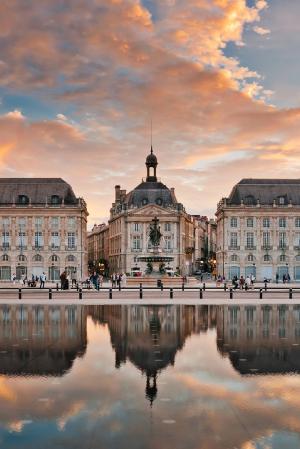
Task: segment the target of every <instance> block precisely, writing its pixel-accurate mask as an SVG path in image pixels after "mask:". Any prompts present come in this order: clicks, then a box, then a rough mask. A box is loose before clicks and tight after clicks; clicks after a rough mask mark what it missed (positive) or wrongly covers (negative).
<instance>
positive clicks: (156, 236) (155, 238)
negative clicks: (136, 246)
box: [149, 217, 162, 247]
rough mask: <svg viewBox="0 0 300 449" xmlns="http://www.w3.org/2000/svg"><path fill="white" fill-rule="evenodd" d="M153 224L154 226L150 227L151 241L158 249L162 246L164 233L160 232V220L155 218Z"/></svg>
mask: <svg viewBox="0 0 300 449" xmlns="http://www.w3.org/2000/svg"><path fill="white" fill-rule="evenodd" d="M152 222H153V224H151V225H150V232H149V240H150V242H151V244H152V245H153V246H154V247H157V246H159V244H160V240H161V238H162V233H161V232H160V226H158V223H159V219H158V218H157V217H154V218H153V220H152Z"/></svg>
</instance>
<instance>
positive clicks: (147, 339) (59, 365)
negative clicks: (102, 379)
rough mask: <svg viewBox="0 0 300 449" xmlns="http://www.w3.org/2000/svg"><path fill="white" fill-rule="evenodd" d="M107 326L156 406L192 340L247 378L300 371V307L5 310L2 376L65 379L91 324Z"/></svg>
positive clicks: (0, 330)
mask: <svg viewBox="0 0 300 449" xmlns="http://www.w3.org/2000/svg"><path fill="white" fill-rule="evenodd" d="M88 316H90V317H91V318H92V320H93V321H94V322H96V323H99V324H101V325H105V326H107V327H108V330H109V333H110V338H111V345H112V348H113V350H114V352H115V367H116V368H117V369H119V368H120V367H121V366H122V364H125V363H126V361H127V360H129V361H130V362H131V363H132V364H133V365H134V366H135V367H136V368H137V369H138V370H140V371H141V372H142V374H143V375H144V376H145V394H146V397H147V399H148V400H149V401H150V404H151V405H152V403H153V401H154V400H155V398H156V397H157V394H158V387H159V375H160V373H161V372H162V371H163V370H165V369H166V368H167V367H168V366H172V365H174V364H175V357H176V353H177V352H178V351H181V350H182V349H183V347H184V344H185V342H186V339H187V338H188V337H189V336H191V335H192V334H200V333H205V332H207V331H208V329H213V330H216V344H217V348H218V350H219V352H220V353H221V354H222V356H224V357H229V359H230V361H231V364H232V366H233V368H234V369H235V370H237V371H238V372H239V373H241V374H242V375H245V374H269V373H270V374H273V373H289V372H297V373H299V372H300V306H295V305H294V306H292V305H262V306H247V305H239V306H234V305H232V306H183V305H180V306H86V307H85V306H23V305H20V306H15V305H14V306H9V305H4V306H0V353H1V364H0V374H6V375H22V376H26V375H32V376H36V375H43V376H62V375H64V374H65V373H66V372H68V371H69V370H70V369H71V367H72V365H73V362H74V360H75V359H76V357H81V356H82V355H83V354H84V353H85V351H86V347H87V317H88Z"/></svg>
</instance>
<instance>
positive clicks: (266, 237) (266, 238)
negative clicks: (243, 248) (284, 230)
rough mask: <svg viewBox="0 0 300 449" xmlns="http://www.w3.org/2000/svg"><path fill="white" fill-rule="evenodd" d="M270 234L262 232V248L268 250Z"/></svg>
mask: <svg viewBox="0 0 300 449" xmlns="http://www.w3.org/2000/svg"><path fill="white" fill-rule="evenodd" d="M270 241H271V239H270V232H263V247H264V248H269V247H270Z"/></svg>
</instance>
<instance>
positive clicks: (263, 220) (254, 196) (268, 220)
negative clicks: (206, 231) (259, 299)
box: [216, 179, 300, 281]
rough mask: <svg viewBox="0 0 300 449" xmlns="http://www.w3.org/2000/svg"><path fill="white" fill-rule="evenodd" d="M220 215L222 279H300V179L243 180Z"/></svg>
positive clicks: (221, 206)
mask: <svg viewBox="0 0 300 449" xmlns="http://www.w3.org/2000/svg"><path fill="white" fill-rule="evenodd" d="M216 216H217V270H218V274H221V275H224V276H225V278H226V279H232V277H233V276H234V275H237V276H238V277H239V276H241V275H242V276H247V275H250V274H251V273H253V274H254V276H256V279H258V280H263V279H264V278H267V279H273V280H275V279H276V277H278V278H279V280H282V279H283V276H284V275H286V276H287V275H289V276H290V278H291V280H295V281H299V280H300V179H242V180H241V181H240V182H239V183H238V184H236V185H235V186H234V187H233V189H232V191H231V193H230V195H229V197H228V198H223V199H222V200H221V201H220V203H219V204H218V208H217V212H216Z"/></svg>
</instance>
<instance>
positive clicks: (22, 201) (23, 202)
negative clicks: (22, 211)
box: [18, 195, 29, 204]
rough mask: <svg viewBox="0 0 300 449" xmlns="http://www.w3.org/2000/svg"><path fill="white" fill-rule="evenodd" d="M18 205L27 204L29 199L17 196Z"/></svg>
mask: <svg viewBox="0 0 300 449" xmlns="http://www.w3.org/2000/svg"><path fill="white" fill-rule="evenodd" d="M18 204H29V198H28V196H27V195H19V196H18Z"/></svg>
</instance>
